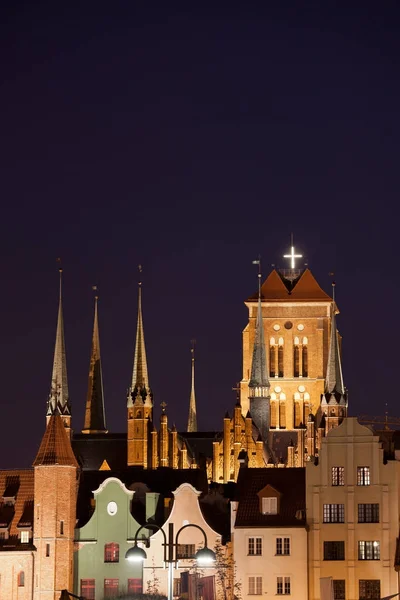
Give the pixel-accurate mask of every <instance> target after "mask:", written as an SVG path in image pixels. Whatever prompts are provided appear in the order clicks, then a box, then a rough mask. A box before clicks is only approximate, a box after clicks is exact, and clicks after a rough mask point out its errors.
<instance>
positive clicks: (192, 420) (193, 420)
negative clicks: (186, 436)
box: [187, 340, 197, 431]
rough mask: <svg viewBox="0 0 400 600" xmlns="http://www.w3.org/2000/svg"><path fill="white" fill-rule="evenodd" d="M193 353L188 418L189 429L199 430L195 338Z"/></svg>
mask: <svg viewBox="0 0 400 600" xmlns="http://www.w3.org/2000/svg"><path fill="white" fill-rule="evenodd" d="M190 351H191V354H192V388H191V391H190V402H189V418H188V425H187V430H188V431H197V412H196V396H195V391H194V340H192V347H191V349H190Z"/></svg>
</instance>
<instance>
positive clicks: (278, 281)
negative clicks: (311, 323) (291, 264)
mask: <svg viewBox="0 0 400 600" xmlns="http://www.w3.org/2000/svg"><path fill="white" fill-rule="evenodd" d="M285 275H286V271H277V270H276V269H274V270H273V271H271V273H270V274H269V275H268V277H267V279H266V280H265V281H264V283H263V284H262V286H261V299H262V300H264V301H266V302H282V300H285V301H287V302H331V301H332V298H331V297H330V296H329V295H328V294H327V293H326V292H324V290H323V289H322V288H321V287H320V285H319V284H318V283H317V280H316V279H315V277H314V275H313V274H312V273H311V271H310V269H305V270H304V271H302V272H300V273H299V275H298V276H297V277H295V278H294V279H293V278H288V277H286V276H285ZM256 300H258V292H256V293H255V294H253V295H252V296H250V297H249V298H248V299H247V301H248V302H255V301H256Z"/></svg>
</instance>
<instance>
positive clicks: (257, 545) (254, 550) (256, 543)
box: [248, 537, 262, 556]
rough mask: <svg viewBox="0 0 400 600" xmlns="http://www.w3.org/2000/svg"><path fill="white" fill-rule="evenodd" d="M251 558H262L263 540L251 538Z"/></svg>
mask: <svg viewBox="0 0 400 600" xmlns="http://www.w3.org/2000/svg"><path fill="white" fill-rule="evenodd" d="M248 550H249V556H261V554H262V538H260V537H251V538H249V544H248Z"/></svg>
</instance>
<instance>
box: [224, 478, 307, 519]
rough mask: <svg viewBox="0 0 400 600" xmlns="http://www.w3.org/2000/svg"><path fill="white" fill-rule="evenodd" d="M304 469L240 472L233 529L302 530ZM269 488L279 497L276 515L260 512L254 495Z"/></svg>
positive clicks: (304, 504) (303, 517)
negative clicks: (268, 486)
mask: <svg viewBox="0 0 400 600" xmlns="http://www.w3.org/2000/svg"><path fill="white" fill-rule="evenodd" d="M305 476H306V475H305V469H304V468H285V469H279V468H267V469H249V468H248V467H244V468H242V469H240V472H239V478H238V483H237V494H236V500H238V502H239V505H238V510H237V513H236V522H235V527H305V508H306V497H305ZM267 485H270V486H271V487H272V488H274V489H275V490H276V491H277V492H279V494H280V503H279V504H280V506H279V514H277V515H263V514H262V513H261V512H260V501H259V497H258V495H257V494H258V492H260V491H261V490H262V489H264V488H265V487H266V486H267Z"/></svg>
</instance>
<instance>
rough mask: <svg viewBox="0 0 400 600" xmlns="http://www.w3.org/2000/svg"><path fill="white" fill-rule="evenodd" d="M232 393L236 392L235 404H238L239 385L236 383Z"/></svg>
mask: <svg viewBox="0 0 400 600" xmlns="http://www.w3.org/2000/svg"><path fill="white" fill-rule="evenodd" d="M232 392H236V404H240V383H239V382H237V384H236V386H235V387H233V388H232Z"/></svg>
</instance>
